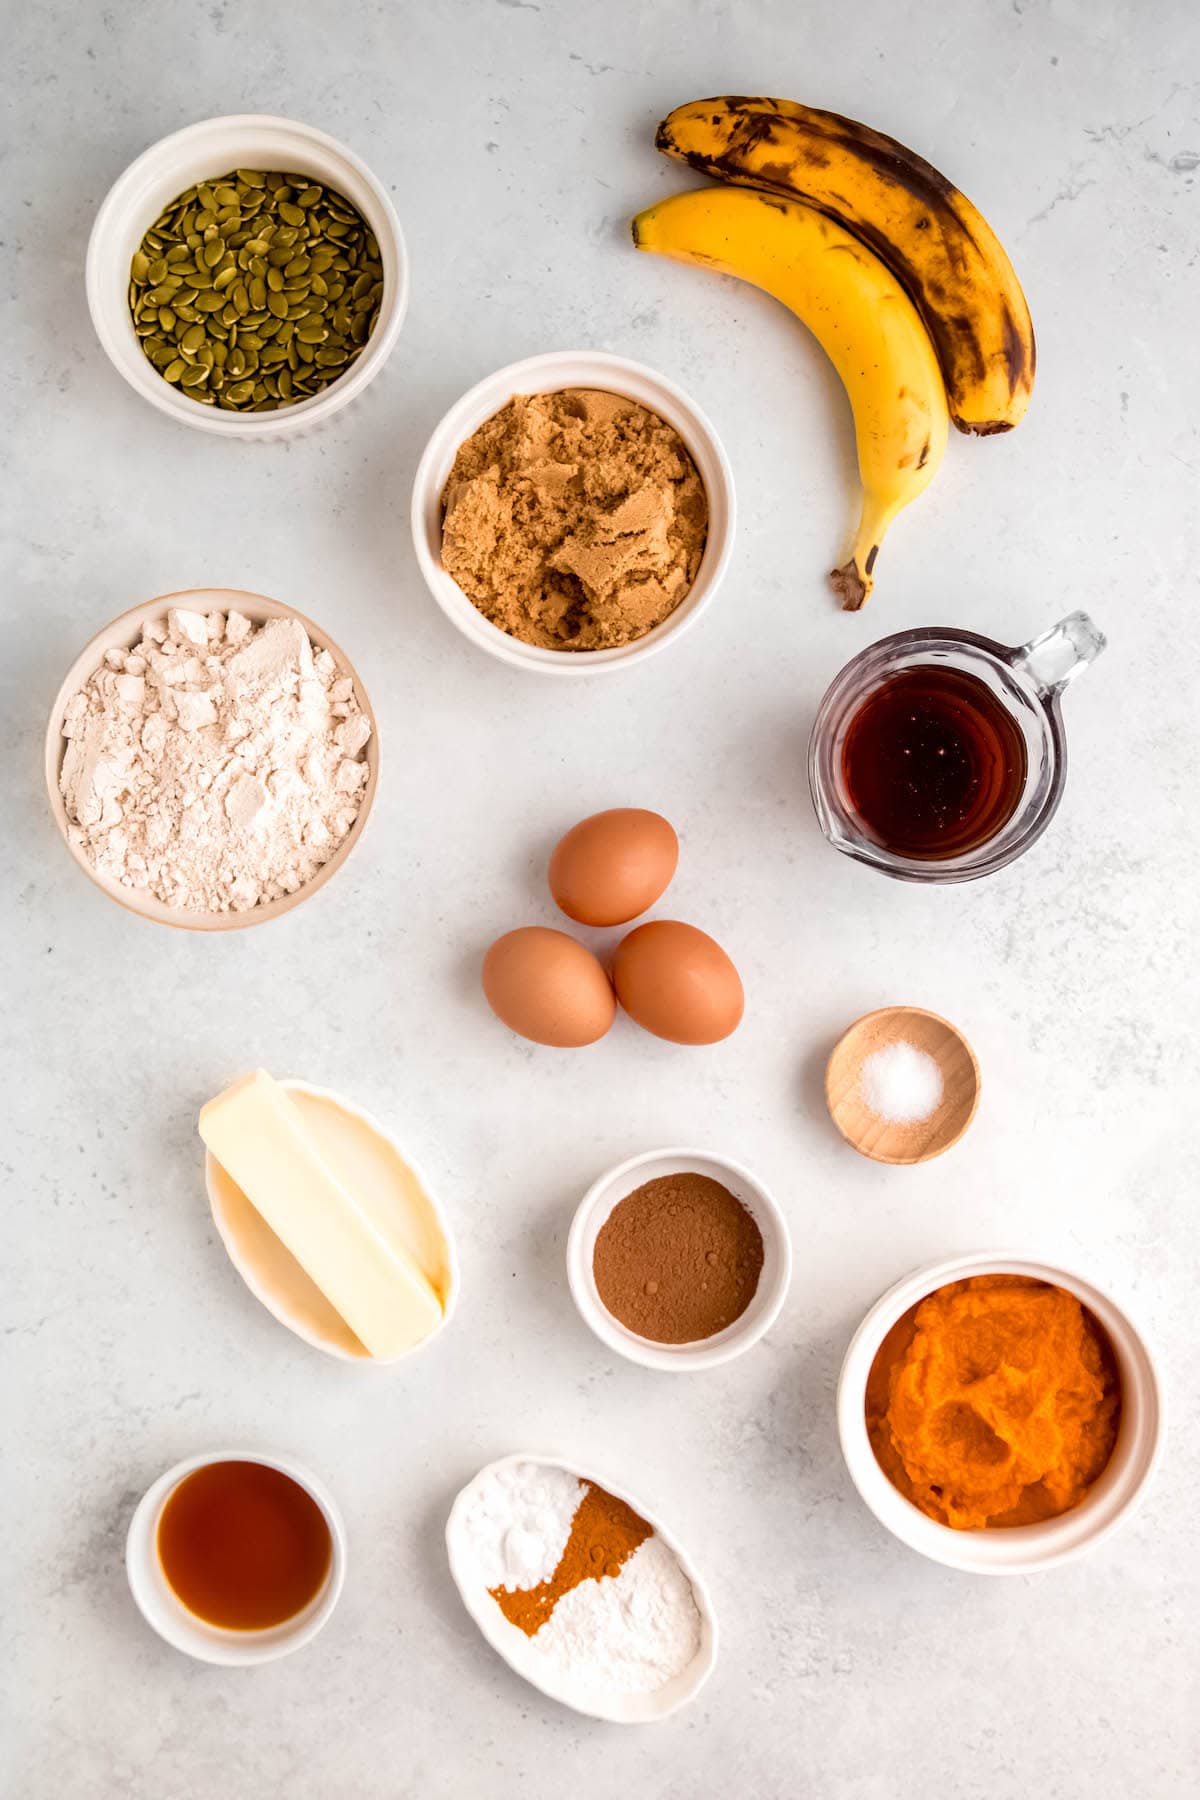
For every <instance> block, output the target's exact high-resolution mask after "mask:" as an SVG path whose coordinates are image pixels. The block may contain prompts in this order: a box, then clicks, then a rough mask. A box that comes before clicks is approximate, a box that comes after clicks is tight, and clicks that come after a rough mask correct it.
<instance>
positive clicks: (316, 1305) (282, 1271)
mask: <svg viewBox="0 0 1200 1800" xmlns="http://www.w3.org/2000/svg"><path fill="white" fill-rule="evenodd" d="M279 1085H280V1087H282V1088H287V1089H288V1091H289V1092H291V1093H301V1094H309V1095H312V1096H313V1097H314V1098H315V1099H317V1100H327V1101H330V1102H332V1103H333V1105H335V1106H336V1107H338V1108H340V1110H341V1111H342V1112H344V1113H348V1114H350V1115H351V1117H353V1118H356V1119H359V1120H361V1122H362V1123H363V1124H364V1125H365V1126H366V1127H367V1129H368V1131H369V1132H370V1133H371V1134H372V1136H373V1137H374V1138H375V1139H377V1140H378V1143H379V1146H380V1149H381V1150H382V1153H383V1154H384V1155H385V1156H388V1157H395V1158H397V1159H398V1160H399V1161H400V1162H401V1163H402V1164H404V1166H405V1168H406V1169H407V1171H408V1172H409V1174H410V1175H411V1176H412V1177H413V1179H414V1180H415V1182H416V1184H417V1186H418V1187H419V1188H420V1190H421V1193H422V1195H423V1197H424V1199H425V1201H426V1202H427V1204H428V1208H429V1211H430V1214H431V1215H432V1218H433V1221H434V1222H435V1224H436V1228H437V1230H438V1231H439V1232H440V1235H441V1238H442V1245H443V1249H444V1262H445V1270H446V1280H445V1291H444V1294H443V1304H442V1322H441V1324H440V1325H439V1326H437V1328H436V1330H434V1331H432V1332H430V1334H429V1336H428V1337H427V1338H424V1339H423V1340H422V1341H421V1343H419V1344H415V1345H414V1346H413V1348H412V1349H411V1350H406V1351H404V1352H403V1353H402V1354H401V1355H400V1356H393V1357H376V1356H370V1355H368V1353H367V1351H366V1350H365V1349H364V1348H363V1346H362V1345H361V1344H360V1343H359V1341H358V1339H357V1338H356V1337H355V1336H354V1333H353V1332H352V1331H351V1330H350V1328H349V1326H348V1325H347V1324H346V1323H345V1321H344V1320H343V1319H342V1318H341V1316H340V1315H339V1314H338V1313H337V1312H335V1310H334V1308H333V1307H332V1306H331V1305H330V1304H329V1301H328V1300H327V1299H326V1298H325V1296H324V1294H323V1293H322V1292H321V1290H320V1288H319V1287H318V1286H317V1284H316V1282H315V1281H313V1280H312V1279H311V1277H310V1276H308V1275H307V1274H305V1272H304V1270H303V1269H302V1268H301V1267H300V1264H299V1263H298V1262H297V1261H296V1259H295V1257H294V1256H293V1255H292V1254H291V1251H290V1250H288V1249H286V1248H285V1247H284V1245H283V1244H282V1243H281V1242H280V1240H279V1239H278V1238H277V1237H276V1235H275V1233H274V1232H273V1231H272V1230H271V1227H270V1226H269V1225H268V1224H267V1222H266V1220H265V1219H263V1218H262V1217H261V1216H260V1215H259V1214H258V1213H257V1212H255V1210H254V1208H253V1207H252V1206H251V1204H250V1202H249V1201H248V1200H247V1199H246V1197H245V1195H244V1194H243V1193H242V1191H241V1189H240V1188H239V1187H238V1186H237V1184H236V1183H235V1182H234V1181H232V1180H231V1179H230V1177H229V1176H228V1175H227V1174H226V1173H225V1170H224V1169H223V1168H222V1167H221V1165H220V1163H219V1162H218V1161H217V1159H216V1157H215V1156H214V1155H213V1154H212V1152H211V1150H210V1151H206V1152H205V1156H204V1185H205V1188H206V1190H207V1193H208V1204H209V1209H210V1211H211V1213H212V1217H213V1223H214V1224H215V1226H216V1228H217V1233H218V1235H219V1237H220V1239H221V1242H222V1243H223V1244H224V1246H225V1249H226V1251H227V1252H228V1255H229V1260H230V1262H231V1263H232V1264H233V1266H234V1268H235V1269H236V1270H237V1272H238V1274H239V1275H240V1276H241V1278H242V1280H243V1281H244V1282H245V1284H246V1286H247V1287H248V1288H249V1289H250V1292H251V1293H252V1294H253V1295H254V1297H255V1299H256V1300H261V1302H262V1304H263V1305H264V1306H265V1307H266V1309H267V1311H268V1312H269V1313H270V1314H271V1316H272V1317H273V1318H275V1319H278V1321H279V1323H280V1324H281V1325H286V1326H287V1328H288V1330H289V1331H292V1332H295V1334H296V1336H297V1337H298V1338H302V1339H303V1341H304V1342H305V1343H306V1344H311V1345H312V1347H313V1349H314V1350H322V1351H324V1353H325V1355H326V1356H334V1357H337V1358H338V1359H339V1361H341V1362H348V1363H356V1364H357V1365H358V1366H359V1367H367V1368H389V1367H390V1366H391V1365H392V1364H393V1363H396V1362H404V1361H406V1360H407V1359H408V1358H409V1357H410V1356H416V1355H417V1354H418V1353H419V1352H420V1351H422V1350H424V1349H425V1348H426V1347H427V1346H428V1345H429V1344H432V1343H433V1341H434V1339H435V1338H437V1337H440V1335H441V1333H442V1332H443V1331H444V1330H445V1329H446V1326H447V1325H448V1324H449V1323H450V1318H451V1315H452V1314H453V1312H454V1308H455V1306H456V1305H457V1302H458V1289H459V1269H458V1256H457V1253H456V1251H455V1248H454V1238H453V1236H452V1234H451V1231H450V1226H449V1223H448V1221H447V1219H446V1215H445V1213H444V1212H443V1210H442V1208H441V1206H440V1205H439V1204H438V1201H437V1198H436V1196H435V1195H434V1193H433V1192H432V1190H431V1188H430V1186H429V1184H428V1182H427V1181H426V1180H425V1177H424V1176H423V1175H422V1174H421V1171H420V1170H419V1169H418V1168H417V1166H416V1164H415V1163H414V1162H413V1160H412V1158H411V1156H409V1155H408V1153H407V1151H405V1150H402V1149H401V1147H400V1145H399V1143H398V1142H397V1141H396V1139H395V1138H394V1137H393V1135H392V1133H391V1132H390V1131H387V1130H385V1129H384V1127H383V1126H382V1125H381V1124H380V1123H379V1121H378V1119H376V1118H374V1117H373V1116H372V1115H371V1114H370V1113H369V1112H364V1110H363V1108H362V1107H361V1106H355V1105H354V1104H353V1102H352V1101H349V1100H347V1099H345V1098H344V1096H343V1095H341V1094H335V1093H333V1092H331V1090H330V1089H329V1088H322V1087H314V1086H313V1085H312V1083H311V1082H308V1081H294V1080H288V1081H281V1082H280V1083H279Z"/></svg>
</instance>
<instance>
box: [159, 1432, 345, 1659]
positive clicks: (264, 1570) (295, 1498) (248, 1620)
mask: <svg viewBox="0 0 1200 1800" xmlns="http://www.w3.org/2000/svg"><path fill="white" fill-rule="evenodd" d="M158 1559H159V1562H160V1564H161V1565H162V1571H163V1574H164V1575H165V1576H166V1578H167V1582H168V1584H169V1585H170V1587H171V1589H172V1591H173V1592H174V1593H175V1594H176V1595H177V1597H178V1598H179V1599H180V1600H181V1601H182V1602H183V1604H184V1606H186V1607H187V1609H188V1611H189V1612H192V1613H195V1614H196V1616H197V1617H198V1618H200V1619H203V1620H204V1621H205V1623H206V1624H209V1625H216V1626H219V1627H221V1629H222V1630H225V1631H265V1630H267V1629H269V1628H270V1627H271V1626H272V1625H282V1624H283V1623H284V1622H285V1620H287V1619H291V1618H294V1617H295V1616H296V1614H297V1613H299V1612H303V1610H304V1608H305V1607H306V1606H307V1605H308V1604H309V1602H310V1601H312V1600H314V1599H315V1598H316V1596H317V1595H318V1594H319V1593H320V1591H321V1589H322V1587H323V1586H324V1585H325V1579H326V1577H327V1575H328V1574H329V1568H330V1564H331V1562H332V1559H333V1538H332V1535H331V1533H330V1530H329V1526H328V1525H327V1523H326V1521H325V1515H324V1513H323V1512H322V1511H321V1508H320V1507H319V1506H318V1505H317V1503H316V1501H315V1500H314V1499H313V1498H312V1496H311V1495H310V1494H309V1493H307V1492H306V1490H305V1489H304V1488H302V1487H301V1486H300V1483H299V1482H298V1481H293V1480H292V1478H291V1476H290V1475H285V1474H284V1473H283V1471H282V1469H273V1468H271V1467H270V1466H269V1465H268V1464H267V1463H257V1462H216V1463H206V1464H204V1466H203V1467H202V1468H199V1469H193V1471H192V1473H191V1474H190V1475H185V1476H184V1478H183V1480H182V1481H181V1482H180V1483H179V1485H178V1487H176V1488H174V1489H172V1491H171V1493H170V1494H169V1495H168V1497H167V1502H166V1505H165V1506H164V1507H163V1510H162V1515H161V1517H160V1519H159V1522H158Z"/></svg>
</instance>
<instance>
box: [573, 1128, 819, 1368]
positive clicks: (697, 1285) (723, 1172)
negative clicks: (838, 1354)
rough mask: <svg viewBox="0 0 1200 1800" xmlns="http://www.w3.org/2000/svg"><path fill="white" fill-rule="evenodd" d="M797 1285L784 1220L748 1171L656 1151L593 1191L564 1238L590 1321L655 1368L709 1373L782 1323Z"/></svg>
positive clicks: (612, 1344)
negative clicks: (783, 1309)
mask: <svg viewBox="0 0 1200 1800" xmlns="http://www.w3.org/2000/svg"><path fill="white" fill-rule="evenodd" d="M791 1276H792V1247H791V1239H790V1237H789V1234H788V1228H787V1222H786V1220H785V1219H784V1216H783V1214H782V1212H781V1211H780V1209H779V1206H778V1204H777V1202H776V1201H775V1200H774V1199H773V1197H772V1196H771V1194H770V1193H769V1191H768V1190H767V1188H765V1187H764V1186H763V1184H762V1182H761V1181H760V1180H759V1179H758V1177H757V1176H755V1175H752V1174H751V1172H750V1170H749V1169H746V1168H744V1167H743V1166H742V1164H741V1163H736V1162H732V1161H730V1159H729V1158H728V1157H723V1156H716V1155H714V1154H713V1153H712V1152H711V1151H708V1150H686V1149H683V1150H674V1149H672V1150H648V1151H646V1152H645V1153H644V1154H643V1155H641V1156H634V1157H631V1158H630V1159H629V1161H628V1162H623V1163H621V1164H620V1165H619V1166H618V1167H617V1168H615V1169H610V1170H609V1172H608V1173H607V1174H606V1175H602V1176H601V1177H600V1179H599V1180H598V1181H596V1182H594V1183H593V1184H592V1186H591V1187H590V1188H589V1189H588V1191H587V1193H586V1194H585V1195H584V1197H583V1199H582V1201H581V1202H580V1204H579V1208H578V1210H577V1211H576V1214H575V1218H574V1221H573V1223H572V1226H571V1232H570V1236H569V1238H568V1241H567V1280H568V1283H569V1285H570V1288H571V1294H572V1296H573V1298H574V1301H575V1304H576V1306H577V1307H578V1308H579V1311H580V1314H581V1315H582V1317H583V1319H584V1321H585V1322H586V1323H587V1324H588V1325H589V1326H590V1327H591V1329H592V1330H593V1331H594V1332H595V1334H596V1336H597V1337H598V1338H599V1339H600V1340H601V1342H602V1343H605V1344H607V1345H608V1346H609V1348H610V1349H612V1350H617V1351H619V1352H620V1354H621V1355H622V1356H626V1357H628V1358H629V1360H630V1361H631V1362H637V1363H642V1364H643V1365H644V1366H645V1367H646V1368H648V1369H670V1370H674V1371H677V1372H683V1371H687V1370H695V1369H711V1368H714V1367H715V1366H716V1365H717V1364H718V1363H723V1362H729V1361H731V1360H732V1359H733V1358H734V1357H735V1356H741V1355H742V1353H743V1351H746V1350H749V1349H750V1347H751V1345H753V1344H756V1343H757V1342H758V1340H759V1339H760V1338H761V1337H762V1336H763V1334H764V1332H766V1331H768V1330H769V1329H770V1327H771V1326H772V1325H773V1324H774V1322H775V1320H776V1318H777V1317H778V1316H779V1310H780V1308H781V1307H782V1305H783V1302H784V1299H785V1298H786V1295H787V1290H788V1285H789V1283H790V1281H791Z"/></svg>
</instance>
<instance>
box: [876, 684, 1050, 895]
mask: <svg viewBox="0 0 1200 1800" xmlns="http://www.w3.org/2000/svg"><path fill="white" fill-rule="evenodd" d="M1027 767H1028V757H1027V753H1026V749H1025V739H1024V736H1023V735H1022V732H1021V728H1020V726H1019V724H1018V723H1017V721H1016V719H1015V718H1014V717H1013V715H1012V714H1011V713H1010V712H1009V711H1008V709H1007V707H1006V706H1005V705H1004V703H1003V701H1001V700H1000V699H998V698H997V696H996V695H995V694H994V693H993V691H992V690H991V688H990V687H988V685H987V684H986V682H983V681H981V680H980V679H979V677H978V676H977V675H971V674H968V673H967V671H966V670H964V669H955V668H949V667H947V666H945V665H944V664H940V663H927V664H922V665H920V666H919V667H916V668H908V669H903V670H901V672H900V673H899V674H897V675H892V676H889V677H888V679H887V680H886V681H884V682H882V683H881V684H880V685H879V687H877V688H876V689H875V690H874V691H873V692H872V693H870V694H868V695H867V697H866V698H865V700H863V701H862V703H861V705H860V706H859V708H858V710H857V712H856V713H855V714H854V716H853V718H852V719H851V721H850V724H849V726H848V728H847V731H846V736H845V740H844V742H843V746H842V780H843V783H844V786H845V790H846V794H847V797H848V799H849V802H850V806H851V808H852V809H853V811H854V813H855V816H856V818H857V820H858V823H859V826H860V828H861V829H862V831H863V832H864V833H865V834H866V836H868V837H869V838H871V839H872V840H873V841H874V842H875V843H877V844H878V845H879V846H880V847H881V848H882V849H884V850H888V851H890V852H891V853H892V854H893V855H894V856H903V857H910V858H912V859H913V860H915V861H928V862H936V861H939V860H943V859H945V858H948V857H952V856H962V855H965V854H966V853H967V852H969V851H971V850H977V849H978V848H979V846H980V845H981V844H986V843H987V842H988V841H989V840H990V839H991V838H994V837H995V836H996V834H997V832H999V831H1001V830H1002V829H1003V827H1004V826H1005V825H1006V824H1007V823H1008V821H1009V820H1010V819H1011V818H1012V816H1013V813H1014V812H1015V811H1016V809H1017V805H1018V803H1019V801H1020V799H1021V795H1022V794H1023V792H1024V790H1025V777H1026V771H1027Z"/></svg>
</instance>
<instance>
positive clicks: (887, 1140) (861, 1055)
mask: <svg viewBox="0 0 1200 1800" xmlns="http://www.w3.org/2000/svg"><path fill="white" fill-rule="evenodd" d="M900 1042H903V1043H908V1044H911V1045H912V1046H913V1048H914V1049H916V1050H923V1051H924V1052H925V1054H926V1055H927V1056H932V1058H933V1060H934V1062H936V1064H937V1066H938V1068H939V1069H940V1071H941V1076H942V1098H941V1102H940V1104H939V1105H938V1107H937V1108H936V1110H935V1111H934V1112H932V1113H930V1115H929V1117H928V1118H927V1119H919V1120H916V1121H915V1122H912V1123H897V1122H895V1121H893V1120H890V1119H881V1118H880V1117H879V1114H878V1113H873V1112H872V1111H871V1109H870V1107H869V1106H868V1105H867V1103H866V1101H865V1100H864V1099H863V1096H862V1092H861V1090H860V1087H859V1077H860V1075H861V1073H862V1066H863V1064H864V1062H865V1061H866V1060H867V1058H868V1056H872V1055H874V1053H875V1052H876V1051H877V1050H883V1049H886V1047H887V1046H888V1045H889V1044H895V1043H900ZM979 1088H980V1076H979V1064H978V1062H977V1061H976V1059H975V1052H974V1051H973V1050H972V1048H971V1046H970V1044H968V1042H967V1040H966V1038H965V1037H964V1036H963V1035H962V1033H961V1031H957V1030H956V1029H955V1027H954V1026H953V1025H951V1024H950V1022H949V1020H948V1019H942V1018H939V1016H938V1014H937V1013H931V1012H925V1011H924V1009H923V1008H922V1007H919V1006H883V1007H880V1009H879V1011H878V1012H870V1013H866V1014H864V1016H863V1017H862V1018H861V1019H856V1020H855V1022H854V1024H853V1025H851V1027H850V1029H849V1030H848V1031H847V1032H846V1033H845V1034H844V1036H843V1037H841V1038H840V1039H839V1041H838V1043H837V1044H836V1046H835V1047H834V1051H833V1055H832V1056H831V1057H830V1058H829V1062H828V1064H827V1066H826V1069H825V1102H826V1104H827V1106H828V1107H829V1111H830V1115H831V1117H832V1119H833V1122H834V1124H835V1125H836V1126H837V1128H838V1130H839V1131H840V1132H841V1134H842V1136H843V1137H844V1138H845V1140H846V1142H847V1143H848V1144H850V1145H852V1146H853V1148H854V1149H855V1150H857V1151H859V1153H860V1154H861V1155H863V1156H869V1157H870V1158H871V1159H872V1161H874V1162H882V1163H920V1162H928V1161H929V1160H930V1158H931V1157H934V1156H940V1155H941V1154H942V1152H943V1150H949V1148H950V1146H951V1145H952V1144H957V1142H958V1140H959V1138H960V1137H961V1136H962V1135H963V1132H964V1131H965V1130H966V1129H967V1126H968V1125H969V1124H970V1123H971V1120H972V1119H973V1118H974V1117H975V1110H976V1108H977V1107H978V1105H979Z"/></svg>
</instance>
